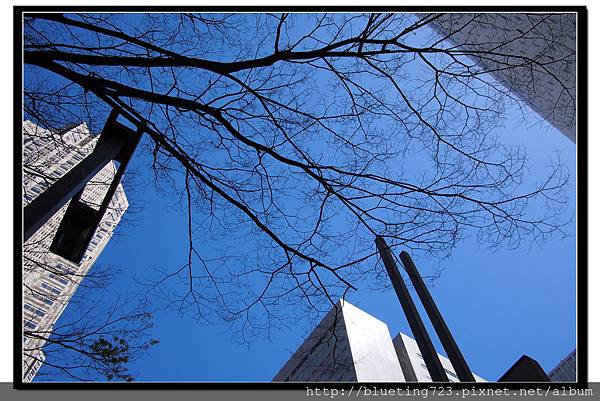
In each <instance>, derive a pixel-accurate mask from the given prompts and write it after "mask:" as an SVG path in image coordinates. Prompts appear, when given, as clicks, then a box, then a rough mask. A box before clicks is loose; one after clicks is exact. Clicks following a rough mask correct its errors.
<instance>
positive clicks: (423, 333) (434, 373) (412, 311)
mask: <svg viewBox="0 0 600 401" xmlns="http://www.w3.org/2000/svg"><path fill="white" fill-rule="evenodd" d="M375 245H376V246H377V249H378V250H379V253H380V255H381V259H382V260H383V264H384V265H385V268H386V270H387V272H388V275H389V276H390V280H391V281H392V285H393V286H394V290H396V295H397V296H398V299H399V300H400V305H402V309H403V310H404V314H405V315H406V319H407V320H408V324H409V326H410V329H411V331H412V333H413V335H414V336H415V340H416V342H417V345H418V346H419V350H421V355H422V356H423V360H424V361H425V365H426V366H427V370H429V374H430V376H431V379H432V380H433V381H434V382H447V381H448V376H446V372H445V371H444V367H443V366H442V362H441V361H440V358H439V357H438V354H437V352H436V350H435V347H434V346H433V343H432V342H431V338H429V335H428V334H427V330H426V329H425V325H424V324H423V320H421V317H420V316H419V312H418V311H417V308H416V306H415V304H414V302H413V300H412V298H411V297H410V294H409V292H408V289H407V288H406V284H405V283H404V279H403V278H402V276H401V275H400V272H399V271H398V268H397V267H396V262H395V261H394V258H393V256H392V252H391V251H390V248H389V247H388V245H387V243H386V242H385V240H384V239H383V237H380V236H377V238H375Z"/></svg>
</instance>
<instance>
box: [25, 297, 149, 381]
mask: <svg viewBox="0 0 600 401" xmlns="http://www.w3.org/2000/svg"><path fill="white" fill-rule="evenodd" d="M94 291H97V289H94ZM69 309H70V312H69V314H68V317H66V318H62V319H61V320H60V321H59V323H58V324H57V325H55V326H54V327H52V329H51V330H50V331H44V330H42V329H29V328H27V327H26V328H25V329H24V332H23V337H24V345H23V356H24V358H26V360H27V361H28V363H32V364H33V363H36V362H37V361H39V362H43V367H42V368H41V369H40V370H39V371H38V373H37V375H36V380H42V381H45V380H53V379H54V380H56V378H60V380H65V379H67V380H75V381H101V380H117V381H133V380H134V378H135V372H132V371H131V370H130V366H131V365H130V364H131V363H132V362H134V360H135V359H137V358H140V357H142V356H144V355H145V353H146V351H147V350H148V349H149V348H150V347H151V346H153V345H156V344H158V340H156V339H152V338H150V337H149V336H148V330H149V329H150V328H151V327H152V323H151V321H152V314H151V313H150V312H149V309H148V305H146V304H145V303H143V302H142V303H140V302H135V301H134V300H133V299H117V300H116V301H115V302H113V303H111V304H108V305H107V304H106V303H105V302H104V301H103V300H102V299H101V297H98V294H97V293H96V294H93V292H92V291H91V290H90V288H89V287H87V288H80V289H79V290H78V292H77V293H76V294H75V295H74V297H73V298H72V299H71V300H70V302H69Z"/></svg>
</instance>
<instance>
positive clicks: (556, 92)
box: [430, 12, 577, 142]
mask: <svg viewBox="0 0 600 401" xmlns="http://www.w3.org/2000/svg"><path fill="white" fill-rule="evenodd" d="M430 26H431V27H432V28H433V29H434V30H435V31H437V32H438V33H439V34H440V36H441V37H442V38H445V39H446V40H447V41H449V42H450V43H451V44H452V45H454V46H458V47H459V48H461V49H465V50H469V51H473V54H474V55H476V54H481V56H480V57H476V56H472V57H471V58H472V60H473V61H474V62H476V63H477V64H479V65H480V66H481V67H482V68H483V69H484V70H485V71H486V72H487V73H489V74H490V75H492V76H493V77H494V79H496V80H497V81H498V82H499V83H500V84H502V85H503V86H504V87H506V88H507V89H508V90H510V91H511V92H512V93H514V94H515V95H517V96H518V97H519V98H520V99H521V100H522V101H524V102H525V103H527V105H528V106H529V107H531V109H532V110H534V111H535V112H536V113H537V114H539V115H540V116H541V117H543V118H544V119H545V120H546V121H548V122H549V123H550V124H552V125H553V126H554V127H555V128H557V129H558V130H560V131H561V132H562V133H563V134H564V135H565V136H566V137H568V138H569V139H570V140H571V141H573V142H575V141H576V117H577V115H576V94H577V93H576V84H577V81H576V67H577V62H576V50H577V15H576V13H573V12H572V13H551V14H550V13H496V12H490V13H448V14H442V15H441V16H440V17H439V18H437V19H436V20H435V21H433V22H432V23H431V24H430ZM487 52H493V53H487Z"/></svg>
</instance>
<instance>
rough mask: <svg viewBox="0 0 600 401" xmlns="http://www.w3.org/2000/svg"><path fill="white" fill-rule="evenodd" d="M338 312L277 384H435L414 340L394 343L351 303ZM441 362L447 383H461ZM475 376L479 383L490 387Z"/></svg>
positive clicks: (401, 339)
mask: <svg viewBox="0 0 600 401" xmlns="http://www.w3.org/2000/svg"><path fill="white" fill-rule="evenodd" d="M336 307H337V310H336V308H332V309H331V310H330V311H329V313H328V314H327V315H326V316H325V317H324V318H323V320H322V321H321V323H319V325H318V326H317V327H316V328H315V329H314V330H313V332H312V333H311V334H310V335H309V336H308V338H307V339H306V340H305V341H304V343H302V345H301V346H300V348H298V350H297V351H296V352H295V353H294V355H292V357H291V358H290V360H289V361H288V362H286V363H285V365H284V366H283V368H281V370H280V371H279V372H278V373H277V375H275V377H274V378H273V381H306V382H321V381H332V382H412V381H422V382H431V377H429V372H428V370H427V367H426V366H425V362H424V361H423V358H422V356H421V354H420V352H419V348H418V346H417V342H416V341H415V340H414V339H412V338H411V337H409V336H407V335H406V334H404V333H399V334H398V335H397V336H396V337H395V338H394V340H393V341H392V338H391V336H390V332H389V330H388V327H387V325H386V324H385V323H384V322H382V321H381V320H379V319H376V318H375V317H373V316H371V315H369V314H368V313H366V312H364V311H362V310H360V309H359V308H357V307H356V306H354V305H352V304H350V303H349V302H347V301H342V300H340V301H339V302H338V303H337V304H336ZM336 311H337V313H336ZM334 327H336V330H333V328H334ZM334 333H335V335H334ZM438 356H439V357H440V360H441V362H442V365H443V366H444V369H445V370H446V374H447V375H448V379H450V381H459V380H458V377H457V376H456V373H455V372H454V368H453V367H452V364H451V363H450V360H449V359H448V358H446V357H444V356H442V355H439V354H438ZM474 376H475V380H477V381H481V382H485V379H483V378H481V377H479V376H477V375H474Z"/></svg>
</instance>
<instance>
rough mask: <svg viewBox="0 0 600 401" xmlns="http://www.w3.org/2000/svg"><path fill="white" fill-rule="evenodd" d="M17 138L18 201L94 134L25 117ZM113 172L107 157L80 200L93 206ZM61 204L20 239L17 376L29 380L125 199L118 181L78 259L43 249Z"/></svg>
mask: <svg viewBox="0 0 600 401" xmlns="http://www.w3.org/2000/svg"><path fill="white" fill-rule="evenodd" d="M23 138H24V140H23V206H26V205H27V204H29V203H30V202H31V201H32V200H33V199H35V198H36V197H37V196H39V195H40V194H41V193H43V192H44V191H45V190H46V189H47V188H48V187H49V186H50V185H51V184H52V183H53V182H55V181H56V180H57V179H58V178H60V177H62V176H63V175H64V174H65V173H66V172H67V171H69V170H70V169H71V168H73V167H74V166H75V165H77V164H78V163H79V162H80V161H81V160H83V159H84V158H85V157H86V156H88V155H89V154H90V153H91V152H92V151H93V149H94V146H95V144H96V142H97V140H98V137H97V136H92V135H90V133H89V130H88V128H87V125H86V124H85V123H84V124H81V125H78V126H76V127H72V128H70V129H67V130H64V131H63V132H60V133H53V132H50V131H48V130H46V129H43V128H41V127H38V126H36V125H35V124H33V123H31V122H30V121H25V122H24V123H23ZM115 174H116V168H115V165H114V163H113V162H110V163H108V164H107V165H106V166H105V167H104V168H103V169H101V170H100V171H99V172H98V173H97V174H96V175H95V176H94V177H93V178H92V180H90V182H89V183H88V184H87V186H86V187H85V190H84V192H83V195H82V198H81V201H82V202H84V203H86V204H87V205H88V206H90V207H93V208H95V209H97V210H98V209H99V208H100V204H101V202H102V199H103V198H104V195H105V194H106V192H107V190H108V187H109V184H110V182H111V181H112V179H113V177H114V176H115ZM67 206H68V202H67V204H66V205H64V206H63V207H62V208H61V209H60V210H59V211H58V212H56V213H55V214H54V215H53V216H52V217H51V218H50V219H49V220H48V221H47V222H46V224H44V225H43V226H42V227H41V228H40V229H39V230H38V231H36V232H35V234H33V235H32V236H31V238H29V239H28V240H27V241H26V242H25V243H24V244H23V371H22V374H23V381H31V380H32V379H33V378H34V376H35V375H36V373H37V372H38V370H39V368H40V367H41V365H42V363H43V361H44V359H45V356H44V353H43V350H42V348H43V346H44V344H45V343H46V339H47V338H48V337H49V336H50V335H51V333H52V330H53V327H54V324H55V323H56V321H57V320H58V318H59V317H60V315H61V314H62V312H63V310H64V309H65V307H66V306H67V304H68V302H69V300H70V299H71V297H72V295H73V294H74V292H75V291H76V290H77V287H78V286H79V284H80V282H81V281H82V280H83V278H84V277H85V275H86V274H87V273H88V271H89V269H90V267H91V266H92V265H93V264H94V262H95V261H96V259H97V258H98V256H99V255H100V253H101V252H102V250H103V249H104V247H105V246H106V244H107V243H108V241H109V240H110V238H111V237H112V234H113V231H114V229H115V227H116V226H117V224H118V223H119V221H120V220H121V217H122V216H123V214H124V213H125V210H126V209H127V208H128V206H129V204H128V201H127V197H126V196H125V192H124V191H123V187H122V185H121V184H119V186H118V188H117V190H116V192H115V194H114V196H113V198H112V200H111V202H110V204H109V207H108V210H107V211H106V213H105V215H104V217H103V218H102V220H101V222H100V225H99V226H98V229H97V230H96V233H95V234H94V237H93V238H92V241H91V242H90V245H89V247H88V249H87V250H86V252H85V254H84V257H83V259H82V261H81V263H79V264H75V263H73V262H70V261H68V260H66V259H64V258H62V257H60V256H57V255H55V254H53V253H51V252H50V251H49V248H50V244H51V243H52V240H53V238H54V235H55V233H56V231H57V229H58V226H59V224H60V222H61V220H62V217H63V215H64V214H65V211H66V208H67Z"/></svg>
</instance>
